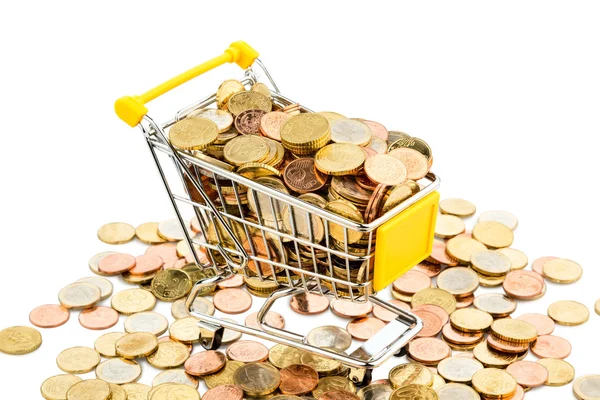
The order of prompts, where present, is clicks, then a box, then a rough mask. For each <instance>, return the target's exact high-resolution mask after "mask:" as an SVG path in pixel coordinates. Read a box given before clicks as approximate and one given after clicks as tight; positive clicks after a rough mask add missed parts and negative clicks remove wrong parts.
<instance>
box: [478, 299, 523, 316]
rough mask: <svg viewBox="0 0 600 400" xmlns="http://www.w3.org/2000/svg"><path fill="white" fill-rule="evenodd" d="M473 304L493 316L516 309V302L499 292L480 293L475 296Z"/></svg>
mask: <svg viewBox="0 0 600 400" xmlns="http://www.w3.org/2000/svg"><path fill="white" fill-rule="evenodd" d="M473 305H474V306H475V308H477V309H479V310H481V311H485V312H487V313H489V314H490V315H491V316H492V317H494V318H498V317H505V316H507V315H510V314H512V313H513V312H515V310H516V309H517V302H516V301H514V300H513V299H511V298H510V297H508V296H505V295H503V294H501V293H486V294H481V295H479V296H477V297H475V300H474V302H473Z"/></svg>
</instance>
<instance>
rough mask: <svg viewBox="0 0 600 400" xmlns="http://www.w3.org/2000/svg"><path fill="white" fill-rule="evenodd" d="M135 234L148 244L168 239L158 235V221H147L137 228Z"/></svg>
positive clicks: (159, 242)
mask: <svg viewBox="0 0 600 400" xmlns="http://www.w3.org/2000/svg"><path fill="white" fill-rule="evenodd" d="M135 236H137V238H138V239H139V240H140V241H142V242H144V243H147V244H161V243H164V242H166V240H165V239H164V238H162V237H160V236H159V235H158V222H145V223H143V224H141V225H139V226H138V227H137V228H135Z"/></svg>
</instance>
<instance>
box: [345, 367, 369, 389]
mask: <svg viewBox="0 0 600 400" xmlns="http://www.w3.org/2000/svg"><path fill="white" fill-rule="evenodd" d="M348 378H350V380H351V381H352V383H354V386H356V387H364V386H367V385H368V384H370V383H371V381H372V380H373V370H372V369H365V368H350V374H349V375H348Z"/></svg>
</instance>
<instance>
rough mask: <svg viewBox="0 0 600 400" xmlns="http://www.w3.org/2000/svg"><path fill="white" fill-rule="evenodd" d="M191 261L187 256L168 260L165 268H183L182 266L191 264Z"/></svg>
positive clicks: (164, 265)
mask: <svg viewBox="0 0 600 400" xmlns="http://www.w3.org/2000/svg"><path fill="white" fill-rule="evenodd" d="M189 263H190V262H189V261H188V260H186V259H185V258H179V259H177V260H173V261H167V262H166V263H164V264H163V269H170V268H174V269H181V268H183V267H185V266H186V264H189Z"/></svg>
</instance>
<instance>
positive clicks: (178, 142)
mask: <svg viewBox="0 0 600 400" xmlns="http://www.w3.org/2000/svg"><path fill="white" fill-rule="evenodd" d="M217 136H219V128H218V127H217V124H215V123H214V122H213V121H211V120H209V119H206V118H186V119H183V120H181V121H177V122H175V124H173V126H172V127H171V129H170V130H169V141H170V142H171V144H172V145H173V147H176V148H178V149H181V150H202V149H205V148H206V147H208V145H210V144H212V143H213V142H214V141H215V140H217Z"/></svg>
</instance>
